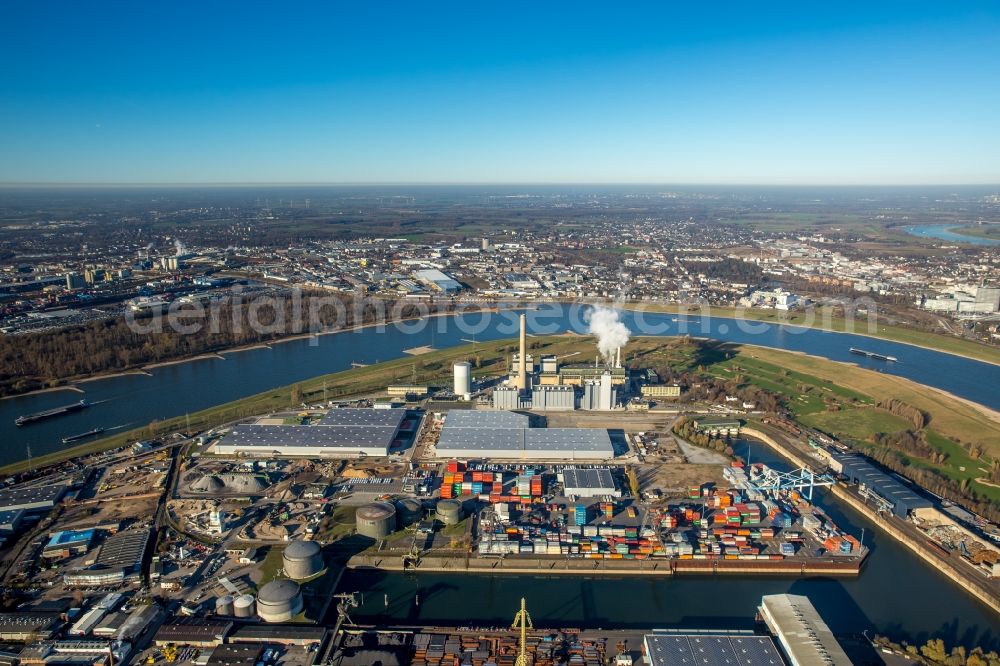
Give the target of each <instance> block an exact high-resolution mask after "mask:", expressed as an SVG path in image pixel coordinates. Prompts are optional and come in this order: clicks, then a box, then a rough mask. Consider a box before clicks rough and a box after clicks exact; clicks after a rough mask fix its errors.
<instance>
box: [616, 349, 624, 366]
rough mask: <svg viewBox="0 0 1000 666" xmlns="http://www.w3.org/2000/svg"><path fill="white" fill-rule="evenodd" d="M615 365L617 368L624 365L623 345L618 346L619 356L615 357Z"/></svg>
mask: <svg viewBox="0 0 1000 666" xmlns="http://www.w3.org/2000/svg"><path fill="white" fill-rule="evenodd" d="M615 367H616V368H620V367H622V348H621V347H619V348H618V356H617V358H615Z"/></svg>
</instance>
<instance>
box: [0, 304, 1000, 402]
mask: <svg viewBox="0 0 1000 666" xmlns="http://www.w3.org/2000/svg"><path fill="white" fill-rule="evenodd" d="M542 305H550V306H551V305H562V306H569V305H571V303H569V302H566V301H558V300H555V301H529V302H525V303H522V304H519V305H518V304H511V309H512V310H516V309H521V308H527V309H537V308H538V307H539V306H542ZM620 305H621V307H623V308H624V309H626V310H629V311H630V312H632V313H643V312H648V313H650V314H677V315H684V316H689V317H692V318H694V317H706V318H709V319H725V320H729V319H732V320H733V321H734V322H738V321H739V320H741V319H744V320H747V321H751V322H761V323H768V324H775V325H780V326H786V327H794V328H799V329H804V330H817V331H826V332H831V333H840V334H854V335H858V336H861V337H866V338H871V339H876V340H886V341H889V342H894V343H898V344H905V345H908V346H911V347H917V348H920V349H926V350H929V351H935V352H941V353H946V354H950V355H952V356H958V357H961V358H966V359H971V360H975V361H979V362H983V363H989V364H991V365H995V366H998V367H1000V347H991V346H987V345H984V344H980V343H976V342H972V341H969V340H962V339H958V338H951V337H948V336H944V335H941V334H937V333H927V332H922V331H916V330H913V329H907V328H902V327H897V326H880V327H879V330H878V331H877V332H876V333H870V332H865V330H866V329H867V327H868V324H867V321H865V320H861V321H858V322H848V321H846V320H844V319H843V318H832V317H823V316H818V317H810V316H808V315H806V314H804V313H796V312H778V311H775V310H760V309H754V308H734V307H726V306H711V307H709V306H704V307H703V306H700V305H681V304H666V303H649V302H628V303H621V304H620ZM498 311H499V310H498V309H497V308H496V307H486V306H483V307H481V308H476V309H471V308H470V309H463V311H462V313H463V314H464V313H469V314H476V313H481V312H490V313H497V312H498ZM454 316H457V315H456V313H455V312H453V311H448V312H435V313H432V314H428V315H426V316H424V317H411V318H406V319H398V320H393V321H391V322H371V323H367V324H358V325H355V326H350V327H347V328H340V329H330V330H324V331H319V332H317V333H300V334H295V335H288V336H284V337H279V338H275V339H272V340H268V341H266V342H256V343H251V344H247V345H240V346H235V347H220V348H217V349H210V350H205V351H202V352H199V353H197V354H194V355H190V356H184V357H179V358H175V359H167V360H164V361H160V362H155V363H147V364H143V365H141V366H136V367H132V368H124V369H116V370H113V371H109V372H104V373H97V374H93V375H86V376H76V377H69V378H65V380H64V383H63V384H62V385H61V386H72V385H74V384H80V383H84V382H92V381H97V380H101V379H110V378H114V377H120V376H125V375H129V374H137V373H144V372H146V373H148V371H149V369H155V368H157V367H164V366H168V365H178V364H182V363H187V362H192V361H196V360H204V359H206V358H218V357H220V356H222V357H224V356H225V355H226V354H233V353H238V352H245V351H251V350H254V349H262V348H271V347H272V346H273V345H279V344H284V343H289V342H295V341H299V340H305V339H310V338H318V337H321V336H327V335H335V334H340V333H351V332H356V331H360V330H364V329H367V328H371V327H378V326H384V327H388V326H394V325H400V324H411V325H412V324H413V323H414V322H417V321H420V320H425V319H426V320H429V319H432V318H438V317H454ZM849 324H850V325H849ZM855 329H864V330H855ZM635 333H637V334H641V333H642V331H635ZM679 334H683V331H681V332H679ZM54 388H59V387H54ZM39 390H40V391H44V390H48V389H39ZM32 393H34V392H25V393H13V394H10V395H7V396H4V397H16V396H18V395H31V394H32Z"/></svg>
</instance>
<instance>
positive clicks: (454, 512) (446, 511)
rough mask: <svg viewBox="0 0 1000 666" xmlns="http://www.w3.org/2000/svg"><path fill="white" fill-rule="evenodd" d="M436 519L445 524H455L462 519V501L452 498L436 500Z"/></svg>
mask: <svg viewBox="0 0 1000 666" xmlns="http://www.w3.org/2000/svg"><path fill="white" fill-rule="evenodd" d="M437 519H438V520H440V521H441V522H442V523H444V524H445V525H455V524H457V523H459V522H461V520H462V503H461V502H459V501H458V500H454V499H443V500H438V503H437Z"/></svg>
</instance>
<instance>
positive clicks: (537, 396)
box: [531, 386, 576, 412]
mask: <svg viewBox="0 0 1000 666" xmlns="http://www.w3.org/2000/svg"><path fill="white" fill-rule="evenodd" d="M531 409H536V410H538V411H542V412H548V411H573V410H574V409H576V389H574V388H573V387H572V386H535V387H533V388H532V389H531Z"/></svg>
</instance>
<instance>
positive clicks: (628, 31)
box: [0, 2, 1000, 185]
mask: <svg viewBox="0 0 1000 666" xmlns="http://www.w3.org/2000/svg"><path fill="white" fill-rule="evenodd" d="M4 16H5V23H6V25H7V28H8V29H7V31H5V32H6V38H5V40H4V41H3V43H2V44H0V80H2V82H3V90H4V92H3V95H2V96H0V146H2V147H3V148H2V150H3V159H0V183H74V184H133V183H134V184H255V183H261V184H268V183H273V184H286V183H291V184H315V183H344V184H354V183H385V184H417V183H428V184H437V183H447V184H461V183H469V184H491V183H499V184H531V183H538V184H563V183H566V184H588V183H593V184H603V183H607V184H677V185H698V184H718V185H737V184H749V185H866V184H871V185H886V184H900V185H919V184H939V185H949V184H993V183H1000V160H998V159H997V155H1000V123H998V122H997V109H998V108H1000V87H998V86H997V85H996V83H995V82H996V81H998V80H1000V5H997V4H996V3H990V2H967V3H960V4H955V5H945V4H943V3H931V2H911V3H891V2H890V3H879V4H877V5H869V4H864V5H862V4H852V5H843V4H839V5H836V6H820V7H810V6H802V5H801V4H792V3H772V4H768V5H766V6H748V5H737V4H734V5H733V6H732V7H726V6H722V5H713V6H711V7H708V8H696V7H688V6H684V5H671V4H668V3H650V4H648V5H641V6H640V5H630V6H629V8H628V11H625V10H620V9H618V8H615V9H614V10H612V9H611V8H610V6H609V5H605V4H592V5H588V4H579V3H578V4H574V5H572V6H565V7H556V6H552V5H545V6H541V7H539V6H535V5H531V4H527V3H525V4H505V5H504V6H503V7H499V6H497V7H491V6H470V5H467V4H459V3H455V4H448V3H439V4H435V5H433V6H430V5H416V4H405V3H399V4H398V5H397V4H381V5H365V4H361V5H346V4H320V3H317V4H316V5H310V6H306V5H302V4H297V5H295V10H294V11H290V10H288V9H287V8H280V10H279V8H278V7H277V6H276V5H273V4H270V3H254V2H250V3H240V4H227V3H212V4H209V5H205V6H202V5H195V4H193V3H191V4H188V3H180V4H176V5H170V7H169V12H168V11H167V10H165V9H161V8H159V7H155V6H151V5H136V4H134V3H103V4H101V5H99V6H87V5H82V4H73V3H70V4H62V3H54V2H38V3H18V4H13V5H10V6H8V7H6V8H5V12H4Z"/></svg>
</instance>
